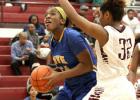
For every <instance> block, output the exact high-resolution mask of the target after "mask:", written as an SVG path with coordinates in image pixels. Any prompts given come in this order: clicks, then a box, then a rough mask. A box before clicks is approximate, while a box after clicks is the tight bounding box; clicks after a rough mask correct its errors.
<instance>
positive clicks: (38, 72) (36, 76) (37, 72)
mask: <svg viewBox="0 0 140 100" xmlns="http://www.w3.org/2000/svg"><path fill="white" fill-rule="evenodd" d="M51 73H52V69H51V68H50V67H48V66H46V65H40V66H39V67H37V68H35V69H34V70H33V72H32V73H31V84H32V86H33V87H34V88H35V89H36V90H37V91H38V92H42V93H46V92H48V91H50V90H52V89H53V87H45V85H46V84H47V82H48V80H41V78H43V77H44V76H49V75H51Z"/></svg>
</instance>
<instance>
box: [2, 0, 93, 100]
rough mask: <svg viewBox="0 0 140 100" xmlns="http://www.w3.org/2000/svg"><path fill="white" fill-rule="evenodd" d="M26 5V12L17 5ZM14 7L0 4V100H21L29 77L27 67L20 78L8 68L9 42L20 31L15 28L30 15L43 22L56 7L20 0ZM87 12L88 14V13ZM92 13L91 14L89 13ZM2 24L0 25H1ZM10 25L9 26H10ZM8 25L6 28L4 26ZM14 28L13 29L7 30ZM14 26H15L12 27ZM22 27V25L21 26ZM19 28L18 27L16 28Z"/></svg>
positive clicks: (34, 0)
mask: <svg viewBox="0 0 140 100" xmlns="http://www.w3.org/2000/svg"><path fill="white" fill-rule="evenodd" d="M23 2H24V3H25V4H27V10H26V11H21V8H20V6H19V4H21V3H23ZM13 3H14V6H5V5H4V4H5V3H4V2H3V3H0V4H1V6H0V26H2V27H3V28H0V100H23V99H24V98H25V97H26V95H27V93H26V81H27V78H28V77H29V75H30V71H29V67H27V66H21V67H20V70H21V71H22V75H21V76H14V74H13V71H12V69H11V67H10V64H11V56H10V41H11V38H12V37H14V36H15V35H16V34H17V33H18V32H19V31H21V28H22V27H20V29H17V28H16V26H18V24H19V26H20V24H25V23H27V22H28V17H29V16H30V15H31V14H36V15H38V17H39V21H40V22H41V23H43V22H44V14H45V12H46V10H47V8H48V7H50V6H54V5H58V3H57V2H56V1H55V0H54V1H53V0H49V1H47V2H46V0H22V1H21V2H13ZM74 6H75V8H76V9H77V11H78V9H79V7H80V5H79V4H74ZM90 12H91V11H89V12H88V13H90ZM91 13H92V12H91ZM2 23H3V24H2ZM1 24H2V25H1ZM10 24H11V25H10ZM6 25H8V27H7V26H6ZM9 25H10V27H12V28H13V27H14V29H9ZM12 25H16V26H12ZM21 26H22V25H21ZM18 28H19V27H18ZM14 30H17V31H14ZM39 62H40V63H42V64H45V63H46V62H45V61H42V60H39Z"/></svg>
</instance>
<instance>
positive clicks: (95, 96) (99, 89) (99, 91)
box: [88, 87, 104, 100]
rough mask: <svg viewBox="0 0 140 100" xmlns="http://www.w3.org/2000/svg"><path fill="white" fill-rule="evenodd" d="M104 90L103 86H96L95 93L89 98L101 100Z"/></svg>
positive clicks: (90, 99)
mask: <svg viewBox="0 0 140 100" xmlns="http://www.w3.org/2000/svg"><path fill="white" fill-rule="evenodd" d="M103 92H104V88H103V87H96V88H95V90H94V93H93V94H91V95H90V97H89V99H88V100H100V97H101V94H102V93H103Z"/></svg>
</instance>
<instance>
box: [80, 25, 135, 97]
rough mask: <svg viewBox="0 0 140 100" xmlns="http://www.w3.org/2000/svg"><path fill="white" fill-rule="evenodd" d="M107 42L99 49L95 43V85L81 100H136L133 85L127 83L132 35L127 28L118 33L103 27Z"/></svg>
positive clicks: (131, 50) (111, 28) (132, 43)
mask: <svg viewBox="0 0 140 100" xmlns="http://www.w3.org/2000/svg"><path fill="white" fill-rule="evenodd" d="M105 29H106V31H107V32H108V35H109V40H108V42H107V43H106V44H105V45H104V46H103V47H102V48H101V47H100V45H99V43H98V41H96V45H95V48H96V54H97V72H96V73H97V85H96V86H94V87H93V88H92V89H91V90H90V92H89V93H87V95H86V96H85V97H84V98H83V100H136V93H135V89H134V87H133V84H132V83H131V82H130V81H128V79H127V77H126V76H127V74H128V64H129V62H130V58H131V55H132V52H133V48H134V41H135V38H134V34H133V32H132V30H131V29H130V28H129V27H126V28H125V29H124V30H123V31H122V32H119V31H118V30H116V29H115V28H113V27H111V26H106V27H105Z"/></svg>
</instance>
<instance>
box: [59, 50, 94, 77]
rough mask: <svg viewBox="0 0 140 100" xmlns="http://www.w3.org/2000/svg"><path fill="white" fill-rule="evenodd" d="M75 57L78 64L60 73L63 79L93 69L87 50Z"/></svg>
mask: <svg viewBox="0 0 140 100" xmlns="http://www.w3.org/2000/svg"><path fill="white" fill-rule="evenodd" d="M76 57H77V59H78V61H79V64H78V65H77V66H76V67H74V68H72V69H70V70H67V71H64V72H62V73H61V74H62V75H63V76H64V78H65V79H68V78H72V77H75V76H79V75H82V74H84V73H87V72H90V71H92V70H93V68H94V67H95V66H94V67H93V64H92V61H91V57H90V54H89V52H88V50H87V49H85V50H83V51H82V52H80V53H79V54H78V55H77V56H76Z"/></svg>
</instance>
